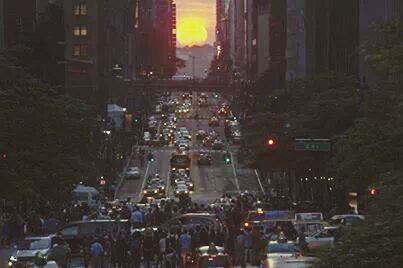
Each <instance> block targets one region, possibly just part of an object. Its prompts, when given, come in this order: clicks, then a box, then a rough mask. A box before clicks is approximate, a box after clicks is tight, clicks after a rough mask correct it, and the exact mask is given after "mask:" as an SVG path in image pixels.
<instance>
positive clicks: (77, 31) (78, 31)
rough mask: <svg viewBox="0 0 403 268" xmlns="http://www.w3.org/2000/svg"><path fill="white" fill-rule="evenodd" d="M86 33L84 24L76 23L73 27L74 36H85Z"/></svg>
mask: <svg viewBox="0 0 403 268" xmlns="http://www.w3.org/2000/svg"><path fill="white" fill-rule="evenodd" d="M87 33H88V31H87V26H85V25H76V26H74V28H73V34H74V36H86V35H87Z"/></svg>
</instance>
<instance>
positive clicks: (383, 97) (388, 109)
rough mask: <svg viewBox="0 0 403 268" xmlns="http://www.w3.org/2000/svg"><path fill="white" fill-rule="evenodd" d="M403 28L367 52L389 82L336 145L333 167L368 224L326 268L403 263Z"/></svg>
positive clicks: (389, 31) (384, 32)
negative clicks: (362, 207)
mask: <svg viewBox="0 0 403 268" xmlns="http://www.w3.org/2000/svg"><path fill="white" fill-rule="evenodd" d="M399 27H400V28H399ZM401 27H402V25H401V24H400V25H399V24H395V25H385V26H380V28H379V29H380V30H381V32H380V36H383V37H384V38H383V40H384V41H385V42H380V43H374V44H372V43H371V44H367V45H366V46H365V47H364V51H365V53H367V57H366V58H367V60H368V63H369V64H373V65H374V68H375V69H376V70H377V71H378V72H380V74H382V75H383V77H384V78H385V80H384V81H382V83H380V84H379V85H376V86H373V87H372V88H371V89H370V90H369V92H368V94H366V96H365V99H364V101H363V103H362V106H361V109H360V113H359V115H360V116H359V117H358V118H357V119H356V120H355V122H354V125H353V126H352V127H351V128H350V129H348V131H346V132H345V134H344V135H343V136H342V137H341V138H340V139H339V141H338V142H337V143H336V146H335V148H336V152H335V156H334V159H333V167H334V168H335V169H336V172H337V175H338V178H340V179H341V180H340V182H339V183H342V184H345V185H346V187H347V188H350V189H354V190H356V191H358V192H360V193H361V201H365V202H364V203H368V208H367V210H366V220H365V221H364V222H363V223H360V224H357V225H356V226H353V227H352V228H351V229H348V230H346V231H345V232H344V234H343V236H342V238H341V240H340V242H338V243H337V244H336V246H335V248H334V249H328V250H325V251H324V252H323V254H322V255H321V263H320V264H319V265H318V266H320V267H401V265H402V263H403V253H402V252H403V251H402V248H403V247H402V245H403V232H402V228H401V226H402V224H403V205H402V204H403V154H402V152H403V141H402V137H403V90H402V79H401V76H399V75H396V74H398V73H400V74H401V72H402V70H403V61H402V55H403V45H402V40H401V39H400V38H401V35H400V34H401V33H402V29H401ZM399 35H400V36H399ZM369 185H371V186H374V187H376V189H377V190H378V191H377V194H376V196H375V198H369V195H368V193H367V194H365V189H367V187H368V186H369ZM363 193H364V194H363ZM368 199H369V200H368Z"/></svg>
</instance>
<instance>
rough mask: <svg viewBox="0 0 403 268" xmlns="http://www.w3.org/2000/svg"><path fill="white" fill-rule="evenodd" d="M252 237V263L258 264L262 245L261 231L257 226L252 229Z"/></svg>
mask: <svg viewBox="0 0 403 268" xmlns="http://www.w3.org/2000/svg"><path fill="white" fill-rule="evenodd" d="M251 239H252V250H251V264H252V265H253V266H258V265H259V250H260V246H261V233H260V231H259V229H258V228H257V227H256V226H255V227H254V228H253V229H252V233H251Z"/></svg>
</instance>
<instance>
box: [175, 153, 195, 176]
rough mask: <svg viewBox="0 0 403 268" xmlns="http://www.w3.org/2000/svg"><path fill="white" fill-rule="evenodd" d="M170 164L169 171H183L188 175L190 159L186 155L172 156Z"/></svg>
mask: <svg viewBox="0 0 403 268" xmlns="http://www.w3.org/2000/svg"><path fill="white" fill-rule="evenodd" d="M170 163H171V171H176V170H179V169H184V170H186V171H187V172H189V173H190V166H191V158H190V157H189V156H188V155H187V154H173V155H172V157H171V161H170Z"/></svg>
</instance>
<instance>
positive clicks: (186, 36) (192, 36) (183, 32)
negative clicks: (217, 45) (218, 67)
mask: <svg viewBox="0 0 403 268" xmlns="http://www.w3.org/2000/svg"><path fill="white" fill-rule="evenodd" d="M177 38H178V41H179V43H180V44H181V45H184V46H191V45H197V44H202V43H203V42H205V41H206V40H207V30H206V28H205V27H204V25H203V23H202V22H201V21H200V20H198V19H196V18H187V19H183V20H182V21H180V22H179V25H178V31H177Z"/></svg>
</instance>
